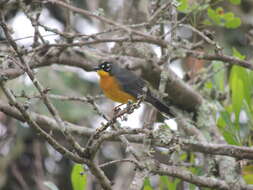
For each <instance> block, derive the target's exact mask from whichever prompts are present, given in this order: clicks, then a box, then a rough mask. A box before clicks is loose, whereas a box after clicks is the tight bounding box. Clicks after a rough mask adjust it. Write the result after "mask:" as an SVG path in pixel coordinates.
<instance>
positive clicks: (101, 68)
mask: <svg viewBox="0 0 253 190" xmlns="http://www.w3.org/2000/svg"><path fill="white" fill-rule="evenodd" d="M113 67H114V64H113V63H112V62H109V61H105V62H103V63H101V64H99V65H98V67H96V68H94V71H97V73H98V74H99V76H100V77H104V76H110V75H111V74H112V70H113Z"/></svg>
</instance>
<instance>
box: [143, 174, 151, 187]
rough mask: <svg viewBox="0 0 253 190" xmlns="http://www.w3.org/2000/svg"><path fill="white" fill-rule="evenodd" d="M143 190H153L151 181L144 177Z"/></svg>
mask: <svg viewBox="0 0 253 190" xmlns="http://www.w3.org/2000/svg"><path fill="white" fill-rule="evenodd" d="M143 190H153V188H152V186H151V183H150V181H149V178H147V177H146V178H145V180H144V183H143Z"/></svg>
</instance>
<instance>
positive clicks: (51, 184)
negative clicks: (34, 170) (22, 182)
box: [43, 181, 59, 190]
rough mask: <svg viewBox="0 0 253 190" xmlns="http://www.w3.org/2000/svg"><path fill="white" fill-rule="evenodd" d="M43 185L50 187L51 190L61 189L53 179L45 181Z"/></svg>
mask: <svg viewBox="0 0 253 190" xmlns="http://www.w3.org/2000/svg"><path fill="white" fill-rule="evenodd" d="M43 185H45V186H46V187H48V188H49V189H50V190H59V189H58V187H57V186H56V185H55V184H54V183H53V182H51V181H44V182H43Z"/></svg>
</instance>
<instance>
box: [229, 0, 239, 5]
mask: <svg viewBox="0 0 253 190" xmlns="http://www.w3.org/2000/svg"><path fill="white" fill-rule="evenodd" d="M229 1H230V3H232V4H234V5H239V4H240V3H241V0H229Z"/></svg>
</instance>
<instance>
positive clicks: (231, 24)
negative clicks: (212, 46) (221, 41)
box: [225, 17, 241, 29]
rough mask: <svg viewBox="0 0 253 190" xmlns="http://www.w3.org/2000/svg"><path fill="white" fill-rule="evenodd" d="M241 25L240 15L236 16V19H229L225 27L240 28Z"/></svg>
mask: <svg viewBox="0 0 253 190" xmlns="http://www.w3.org/2000/svg"><path fill="white" fill-rule="evenodd" d="M240 25H241V19H240V18H238V17H235V18H234V19H231V20H229V21H228V22H226V24H225V27H227V28H231V29H234V28H238V27H239V26H240Z"/></svg>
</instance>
